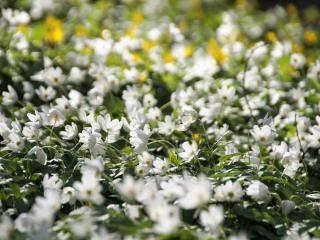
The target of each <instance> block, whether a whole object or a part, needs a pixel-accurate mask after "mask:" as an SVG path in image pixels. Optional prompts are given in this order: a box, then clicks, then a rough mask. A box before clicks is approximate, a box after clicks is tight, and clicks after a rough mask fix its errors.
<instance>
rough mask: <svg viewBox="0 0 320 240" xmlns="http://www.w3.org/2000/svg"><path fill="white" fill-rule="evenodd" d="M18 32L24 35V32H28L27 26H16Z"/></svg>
mask: <svg viewBox="0 0 320 240" xmlns="http://www.w3.org/2000/svg"><path fill="white" fill-rule="evenodd" d="M18 31H19V32H22V33H26V32H27V31H28V26H27V25H25V24H20V25H19V26H18Z"/></svg>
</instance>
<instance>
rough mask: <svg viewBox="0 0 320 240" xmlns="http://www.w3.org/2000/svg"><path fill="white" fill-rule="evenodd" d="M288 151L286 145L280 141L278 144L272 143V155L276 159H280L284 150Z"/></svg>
mask: <svg viewBox="0 0 320 240" xmlns="http://www.w3.org/2000/svg"><path fill="white" fill-rule="evenodd" d="M287 151H288V145H287V144H286V143H285V142H281V144H280V145H272V153H271V154H272V155H273V156H274V157H276V158H278V159H282V158H283V155H284V153H285V152H287Z"/></svg>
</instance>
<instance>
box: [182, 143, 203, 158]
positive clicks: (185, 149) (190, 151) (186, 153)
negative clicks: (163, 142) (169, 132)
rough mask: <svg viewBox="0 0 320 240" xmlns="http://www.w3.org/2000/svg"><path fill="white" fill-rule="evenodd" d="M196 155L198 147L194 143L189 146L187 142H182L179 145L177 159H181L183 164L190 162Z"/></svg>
mask: <svg viewBox="0 0 320 240" xmlns="http://www.w3.org/2000/svg"><path fill="white" fill-rule="evenodd" d="M198 153H199V150H198V145H197V143H196V142H195V141H192V142H191V144H190V143H189V142H184V143H182V144H181V148H180V152H179V157H181V158H182V159H183V160H184V161H185V162H190V161H191V160H192V159H193V158H195V157H196V156H197V155H198Z"/></svg>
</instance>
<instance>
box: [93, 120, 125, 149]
mask: <svg viewBox="0 0 320 240" xmlns="http://www.w3.org/2000/svg"><path fill="white" fill-rule="evenodd" d="M98 123H99V126H100V127H101V128H102V130H103V131H105V132H106V133H107V134H108V136H107V139H106V142H107V143H114V142H116V141H117V140H118V138H119V136H120V130H121V128H122V121H119V120H118V119H113V120H111V117H110V114H107V115H105V117H102V116H98Z"/></svg>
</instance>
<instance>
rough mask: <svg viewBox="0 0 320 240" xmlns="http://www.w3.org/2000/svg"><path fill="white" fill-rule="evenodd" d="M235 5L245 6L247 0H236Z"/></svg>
mask: <svg viewBox="0 0 320 240" xmlns="http://www.w3.org/2000/svg"><path fill="white" fill-rule="evenodd" d="M235 5H236V6H237V7H244V6H246V5H247V0H236V1H235Z"/></svg>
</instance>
